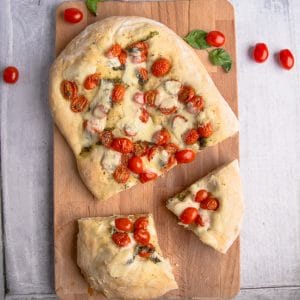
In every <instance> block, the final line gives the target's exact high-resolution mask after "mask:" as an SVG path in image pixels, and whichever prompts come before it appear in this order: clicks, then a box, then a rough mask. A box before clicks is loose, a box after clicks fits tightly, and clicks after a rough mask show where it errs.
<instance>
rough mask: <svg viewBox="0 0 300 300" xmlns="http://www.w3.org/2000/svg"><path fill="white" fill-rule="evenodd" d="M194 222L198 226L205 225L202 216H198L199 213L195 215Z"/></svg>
mask: <svg viewBox="0 0 300 300" xmlns="http://www.w3.org/2000/svg"><path fill="white" fill-rule="evenodd" d="M195 224H197V225H200V226H202V227H203V226H205V223H204V221H203V219H202V217H201V216H200V215H198V216H197V217H196V219H195Z"/></svg>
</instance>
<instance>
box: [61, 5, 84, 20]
mask: <svg viewBox="0 0 300 300" xmlns="http://www.w3.org/2000/svg"><path fill="white" fill-rule="evenodd" d="M82 18H83V13H82V12H81V11H80V10H79V9H78V8H75V7H70V8H67V9H65V11H64V19H65V21H66V22H69V23H79V22H80V21H81V20H82Z"/></svg>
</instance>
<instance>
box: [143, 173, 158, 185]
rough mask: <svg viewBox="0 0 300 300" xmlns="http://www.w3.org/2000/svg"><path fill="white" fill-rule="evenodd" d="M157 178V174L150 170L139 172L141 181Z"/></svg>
mask: <svg viewBox="0 0 300 300" xmlns="http://www.w3.org/2000/svg"><path fill="white" fill-rule="evenodd" d="M156 178H157V174H156V173H154V172H151V171H146V172H143V173H140V174H139V179H140V182H141V183H145V182H148V181H150V180H154V179H156Z"/></svg>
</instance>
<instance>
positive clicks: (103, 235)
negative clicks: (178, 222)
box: [77, 215, 178, 299]
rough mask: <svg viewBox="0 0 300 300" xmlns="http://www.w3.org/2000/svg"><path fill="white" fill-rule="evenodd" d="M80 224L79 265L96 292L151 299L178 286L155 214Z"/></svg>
mask: <svg viewBox="0 0 300 300" xmlns="http://www.w3.org/2000/svg"><path fill="white" fill-rule="evenodd" d="M78 224H79V233H78V239H77V264H78V266H79V267H80V269H81V271H82V274H83V275H84V277H85V279H86V280H87V282H88V283H89V285H90V286H91V288H93V289H94V290H95V291H98V292H102V293H103V294H104V295H105V296H106V297H108V298H114V299H115V298H118V299H119V298H122V299H149V298H156V297H159V296H162V295H163V294H165V293H166V292H168V291H170V290H173V289H177V288H178V286H177V283H176V281H175V279H174V276H173V273H172V269H171V266H170V263H169V261H168V259H166V258H164V257H163V256H162V253H161V250H160V248H159V245H158V241H157V234H156V230H155V227H154V221H153V218H152V215H129V216H111V217H99V218H85V219H80V220H79V221H78ZM120 228H121V229H123V230H120Z"/></svg>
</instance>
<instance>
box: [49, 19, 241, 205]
mask: <svg viewBox="0 0 300 300" xmlns="http://www.w3.org/2000/svg"><path fill="white" fill-rule="evenodd" d="M50 106H51V111H52V115H53V117H54V120H55V122H56V124H57V126H58V128H59V129H60V131H61V133H62V134H63V135H64V137H65V138H66V140H67V142H68V143H69V145H70V147H71V148H72V150H73V153H74V155H75V157H76V161H77V166H78V170H79V174H80V176H81V178H82V180H83V181H84V183H85V184H86V186H87V187H88V188H89V189H90V191H91V192H92V193H93V194H94V195H95V197H96V198H97V199H101V200H106V199H108V198H109V197H110V196H112V195H114V194H116V193H118V192H120V191H122V190H125V189H128V188H130V187H132V186H134V185H136V184H137V183H139V182H141V183H145V182H148V181H151V180H154V179H156V178H157V177H158V176H160V175H163V174H165V173H166V172H168V171H169V170H170V169H171V168H173V167H174V166H176V165H177V164H179V163H189V162H191V161H193V160H194V158H195V155H196V153H197V152H198V151H200V150H202V149H204V148H205V147H207V146H212V145H215V144H217V143H219V142H221V141H223V140H224V139H226V138H228V137H230V136H232V135H233V134H235V133H236V132H237V131H238V120H237V118H236V116H235V114H234V113H233V111H232V110H231V108H230V107H229V105H228V104H227V102H226V101H225V100H224V98H223V97H222V96H221V94H220V92H219V91H218V89H217V88H216V86H215V85H214V83H213V81H212V79H211V78H210V76H209V75H208V73H207V71H206V70H205V68H204V66H203V65H202V63H201V62H200V60H199V58H198V56H197V55H196V53H195V52H194V50H193V49H192V48H191V47H190V46H189V45H187V44H186V43H185V42H184V41H183V40H182V38H180V37H179V36H177V35H176V34H175V33H174V32H173V31H171V30H170V29H169V28H167V27H166V26H165V25H163V24H161V23H158V22H156V21H153V20H150V19H146V18H142V17H110V18H107V19H104V20H102V21H100V22H96V23H94V24H92V25H90V26H88V27H87V28H86V29H85V30H84V31H83V32H82V33H80V34H79V35H78V36H77V37H75V38H74V39H73V40H72V41H71V42H70V44H69V45H68V46H67V47H66V48H65V49H64V50H63V51H62V53H61V54H60V55H59V56H58V57H57V59H56V60H55V62H54V64H53V66H52V68H51V74H50Z"/></svg>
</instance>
